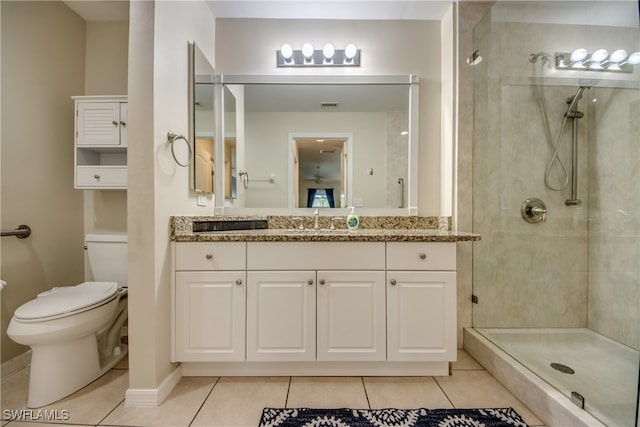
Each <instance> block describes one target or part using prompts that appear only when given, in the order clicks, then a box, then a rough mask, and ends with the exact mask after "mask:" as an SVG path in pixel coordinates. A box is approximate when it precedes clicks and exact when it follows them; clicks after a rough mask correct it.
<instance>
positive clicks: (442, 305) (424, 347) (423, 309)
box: [387, 271, 456, 362]
mask: <svg viewBox="0 0 640 427" xmlns="http://www.w3.org/2000/svg"><path fill="white" fill-rule="evenodd" d="M387 281H388V284H387V310H388V319H387V334H388V335H387V343H388V344H387V345H388V360H393V361H434V362H435V361H451V360H455V359H456V273H455V272H454V271H429V272H417V271H388V272H387Z"/></svg>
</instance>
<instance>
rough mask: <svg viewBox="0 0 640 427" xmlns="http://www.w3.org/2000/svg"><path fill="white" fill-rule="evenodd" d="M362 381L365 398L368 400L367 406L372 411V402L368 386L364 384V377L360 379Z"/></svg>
mask: <svg viewBox="0 0 640 427" xmlns="http://www.w3.org/2000/svg"><path fill="white" fill-rule="evenodd" d="M360 381H362V388H363V389H364V397H365V398H366V399H367V406H368V407H369V409H371V402H370V401H369V393H367V386H366V385H365V383H364V377H360Z"/></svg>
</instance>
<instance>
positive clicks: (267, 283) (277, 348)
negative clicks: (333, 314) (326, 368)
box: [247, 271, 316, 361]
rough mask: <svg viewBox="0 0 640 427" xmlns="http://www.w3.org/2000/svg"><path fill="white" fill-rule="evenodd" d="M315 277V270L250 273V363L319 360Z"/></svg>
mask: <svg viewBox="0 0 640 427" xmlns="http://www.w3.org/2000/svg"><path fill="white" fill-rule="evenodd" d="M315 278H316V274H315V271H249V272H248V273H247V360H250V361H307V360H315V358H316V345H315V344H316V287H315Z"/></svg>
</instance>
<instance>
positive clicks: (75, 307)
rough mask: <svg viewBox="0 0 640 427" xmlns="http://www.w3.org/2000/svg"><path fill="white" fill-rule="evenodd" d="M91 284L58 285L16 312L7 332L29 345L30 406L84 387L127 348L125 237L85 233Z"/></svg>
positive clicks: (39, 404)
mask: <svg viewBox="0 0 640 427" xmlns="http://www.w3.org/2000/svg"><path fill="white" fill-rule="evenodd" d="M85 242H86V246H85V249H86V251H87V255H88V258H89V265H90V266H91V271H92V272H93V278H94V280H95V281H93V282H84V283H81V284H79V285H75V286H61V287H55V288H53V289H50V290H48V291H45V292H42V293H40V294H39V295H38V296H37V297H36V298H35V299H33V300H31V301H28V302H26V303H25V304H23V305H21V306H20V307H18V309H17V310H16V311H15V313H14V315H13V318H12V319H11V322H10V323H9V328H8V329H7V335H8V336H9V338H11V339H12V340H13V341H15V342H17V343H19V344H24V345H28V346H30V347H31V350H32V354H31V372H30V376H29V397H28V401H27V405H28V406H29V407H30V408H39V407H41V406H45V405H48V404H50V403H53V402H55V401H57V400H60V399H62V398H63V397H65V396H68V395H70V394H71V393H73V392H75V391H77V390H79V389H81V388H82V387H84V386H85V385H87V384H89V383H90V382H92V381H93V380H95V379H96V378H98V377H100V376H101V375H103V374H104V373H106V372H107V371H108V370H109V369H111V368H112V367H113V366H114V365H115V364H116V363H118V362H119V361H120V360H121V359H122V358H123V357H124V356H125V355H126V354H127V346H126V345H125V344H122V343H120V331H121V329H122V326H123V325H124V323H125V321H126V320H127V235H126V234H90V235H87V236H86V240H85Z"/></svg>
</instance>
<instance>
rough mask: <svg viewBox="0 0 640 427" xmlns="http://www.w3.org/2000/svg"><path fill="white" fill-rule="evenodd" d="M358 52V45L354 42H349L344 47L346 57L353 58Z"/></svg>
mask: <svg viewBox="0 0 640 427" xmlns="http://www.w3.org/2000/svg"><path fill="white" fill-rule="evenodd" d="M356 53H358V49H356V45H355V44H353V43H349V44H348V45H347V46H346V47H345V48H344V56H345V58H347V59H349V60H351V59H353V58H355V56H356Z"/></svg>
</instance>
